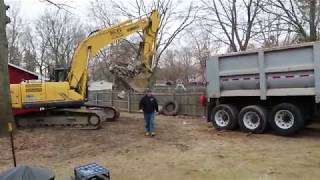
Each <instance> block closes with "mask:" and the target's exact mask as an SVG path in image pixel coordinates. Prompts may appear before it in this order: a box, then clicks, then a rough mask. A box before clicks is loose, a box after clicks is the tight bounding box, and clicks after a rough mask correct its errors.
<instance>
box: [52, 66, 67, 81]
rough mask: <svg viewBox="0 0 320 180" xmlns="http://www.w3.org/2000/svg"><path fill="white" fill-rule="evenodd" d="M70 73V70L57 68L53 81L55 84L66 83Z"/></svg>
mask: <svg viewBox="0 0 320 180" xmlns="http://www.w3.org/2000/svg"><path fill="white" fill-rule="evenodd" d="M68 72H69V69H67V68H55V69H54V73H53V74H54V75H53V79H51V80H52V81H54V82H64V81H66V78H67V75H68Z"/></svg>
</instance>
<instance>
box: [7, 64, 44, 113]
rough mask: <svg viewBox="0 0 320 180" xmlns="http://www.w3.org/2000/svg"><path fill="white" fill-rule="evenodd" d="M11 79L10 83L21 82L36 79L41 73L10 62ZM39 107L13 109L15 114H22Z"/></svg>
mask: <svg viewBox="0 0 320 180" xmlns="http://www.w3.org/2000/svg"><path fill="white" fill-rule="evenodd" d="M8 70H9V81H10V84H19V83H20V82H21V81H24V80H34V79H39V75H38V74H36V73H34V72H31V71H28V70H26V69H23V68H21V67H19V66H16V65H14V64H11V63H9V67H8ZM37 110H38V109H13V114H14V115H17V114H22V113H25V112H30V111H37Z"/></svg>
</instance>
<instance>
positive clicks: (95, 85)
mask: <svg viewBox="0 0 320 180" xmlns="http://www.w3.org/2000/svg"><path fill="white" fill-rule="evenodd" d="M112 87H113V83H112V82H108V81H90V82H89V86H88V90H89V91H105V90H112Z"/></svg>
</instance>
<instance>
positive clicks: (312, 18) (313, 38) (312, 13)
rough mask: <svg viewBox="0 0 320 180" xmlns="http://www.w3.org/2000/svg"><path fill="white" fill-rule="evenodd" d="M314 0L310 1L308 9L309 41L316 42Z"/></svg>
mask: <svg viewBox="0 0 320 180" xmlns="http://www.w3.org/2000/svg"><path fill="white" fill-rule="evenodd" d="M316 4H317V3H316V0H310V2H309V8H310V20H309V26H310V41H316V40H317V25H316V22H315V21H316Z"/></svg>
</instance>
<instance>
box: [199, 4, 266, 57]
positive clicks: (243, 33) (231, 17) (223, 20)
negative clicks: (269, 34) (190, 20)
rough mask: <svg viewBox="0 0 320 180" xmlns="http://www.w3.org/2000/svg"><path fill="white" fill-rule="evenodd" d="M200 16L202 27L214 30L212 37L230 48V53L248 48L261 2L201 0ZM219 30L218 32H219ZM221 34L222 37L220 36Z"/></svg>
mask: <svg viewBox="0 0 320 180" xmlns="http://www.w3.org/2000/svg"><path fill="white" fill-rule="evenodd" d="M201 2H202V9H203V13H204V14H202V16H200V18H201V20H202V21H203V24H204V27H206V28H208V27H209V28H208V29H209V32H211V31H210V30H211V29H215V31H213V32H212V35H213V36H215V38H217V39H219V40H220V41H221V42H223V43H225V44H226V45H228V46H229V47H230V50H231V51H234V52H235V51H244V50H246V49H247V48H248V46H249V42H250V39H251V38H252V37H253V36H254V35H255V34H254V33H252V32H253V31H252V30H253V28H254V27H255V24H256V19H257V16H258V14H259V13H260V11H261V8H260V7H261V6H262V4H261V3H262V0H242V1H237V0H226V1H222V0H202V1H201ZM219 30H220V31H219ZM219 32H220V33H223V35H220V34H219Z"/></svg>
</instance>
